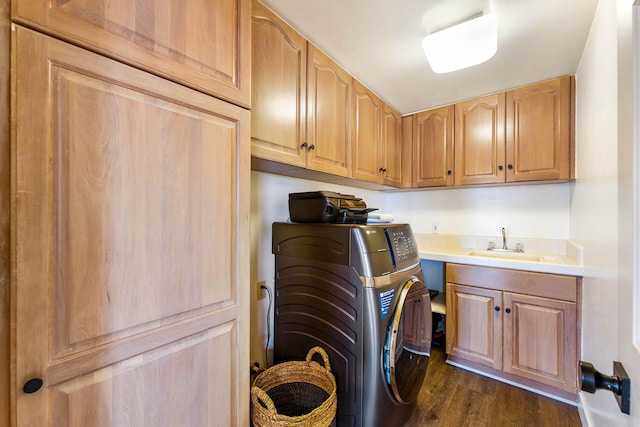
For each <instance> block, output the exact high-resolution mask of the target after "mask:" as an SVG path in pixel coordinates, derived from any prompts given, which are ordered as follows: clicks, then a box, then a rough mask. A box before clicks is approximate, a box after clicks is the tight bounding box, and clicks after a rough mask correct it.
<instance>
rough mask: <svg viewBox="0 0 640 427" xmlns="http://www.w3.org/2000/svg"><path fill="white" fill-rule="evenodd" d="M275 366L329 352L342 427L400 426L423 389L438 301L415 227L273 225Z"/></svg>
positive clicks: (325, 224) (337, 416) (406, 225)
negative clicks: (427, 277) (429, 287)
mask: <svg viewBox="0 0 640 427" xmlns="http://www.w3.org/2000/svg"><path fill="white" fill-rule="evenodd" d="M272 243H273V247H272V250H273V253H274V254H275V270H276V271H275V294H276V296H275V324H274V331H275V336H274V362H276V363H279V362H284V361H289V360H304V358H305V355H306V353H307V351H308V350H309V348H311V347H313V346H315V345H320V346H322V347H323V348H324V349H325V350H326V351H327V353H328V354H329V359H330V362H331V368H332V371H333V373H334V375H335V377H336V383H337V386H338V391H337V395H338V410H337V415H336V419H337V425H338V426H365V427H372V426H401V425H403V423H404V421H405V420H406V418H407V417H408V415H409V413H410V411H411V409H412V408H413V404H414V403H415V400H416V396H417V394H418V391H419V389H420V387H421V385H422V382H423V380H424V377H425V374H426V370H427V364H428V361H429V353H430V350H431V322H432V320H431V301H430V298H429V292H428V290H427V288H426V286H425V285H424V283H423V281H424V278H423V274H422V270H421V268H420V258H419V255H418V250H417V246H416V243H415V240H414V237H413V233H412V231H411V227H410V226H409V225H408V224H376V225H365V224H333V223H324V224H318V223H284V222H282V223H278V222H276V223H274V224H273V242H272Z"/></svg>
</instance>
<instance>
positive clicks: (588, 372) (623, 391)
mask: <svg viewBox="0 0 640 427" xmlns="http://www.w3.org/2000/svg"><path fill="white" fill-rule="evenodd" d="M599 388H602V389H606V390H609V391H612V392H613V393H614V394H615V395H616V400H617V401H618V406H620V411H622V412H623V413H625V414H628V413H629V410H630V409H631V408H630V406H631V379H630V378H629V375H627V371H625V369H624V367H623V366H622V363H620V362H613V375H612V376H608V375H604V374H601V373H600V372H598V371H597V370H596V368H594V367H593V365H592V364H591V363H589V362H583V361H582V360H581V361H580V389H581V390H582V391H586V392H588V393H595V392H596V390H597V389H599Z"/></svg>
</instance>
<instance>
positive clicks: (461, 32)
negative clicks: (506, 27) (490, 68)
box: [422, 14, 498, 74]
mask: <svg viewBox="0 0 640 427" xmlns="http://www.w3.org/2000/svg"><path fill="white" fill-rule="evenodd" d="M422 48H423V49H424V53H425V55H426V56H427V60H428V61H429V65H430V66H431V69H432V70H433V71H434V72H435V73H439V74H442V73H449V72H451V71H456V70H461V69H463V68H468V67H472V66H474V65H478V64H481V63H483V62H485V61H488V60H489V59H490V58H491V57H492V56H493V55H495V53H496V50H497V49H498V24H497V21H496V16H495V15H493V14H488V15H482V16H480V17H477V18H473V19H469V20H467V21H464V22H462V23H460V24H458V25H454V26H453V27H448V28H445V29H443V30H440V31H437V32H435V33H431V34H429V35H428V36H427V37H425V38H424V40H422Z"/></svg>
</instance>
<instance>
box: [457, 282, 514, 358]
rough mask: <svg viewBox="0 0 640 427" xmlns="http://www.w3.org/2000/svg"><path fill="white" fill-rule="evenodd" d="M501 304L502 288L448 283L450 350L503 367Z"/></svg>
mask: <svg viewBox="0 0 640 427" xmlns="http://www.w3.org/2000/svg"><path fill="white" fill-rule="evenodd" d="M496 307H497V308H498V310H496ZM501 307H502V293H501V292H498V291H493V290H489V289H480V288H474V287H469V286H461V285H454V284H452V283H447V322H446V328H447V332H446V334H447V344H446V346H447V354H450V355H453V356H459V357H462V358H464V359H466V360H469V361H472V362H477V363H480V364H482V365H486V366H489V367H492V368H496V369H501V368H502V309H501Z"/></svg>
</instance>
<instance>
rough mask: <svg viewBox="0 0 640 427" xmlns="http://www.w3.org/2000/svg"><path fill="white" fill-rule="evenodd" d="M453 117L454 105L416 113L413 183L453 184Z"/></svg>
mask: <svg viewBox="0 0 640 427" xmlns="http://www.w3.org/2000/svg"><path fill="white" fill-rule="evenodd" d="M453 117H454V107H453V105H447V106H445V107H440V108H436V109H433V110H429V111H422V112H420V113H417V114H415V115H414V124H413V127H414V135H413V136H414V141H413V159H414V164H413V167H414V169H413V186H414V187H440V186H447V185H453V184H454V182H453Z"/></svg>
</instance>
